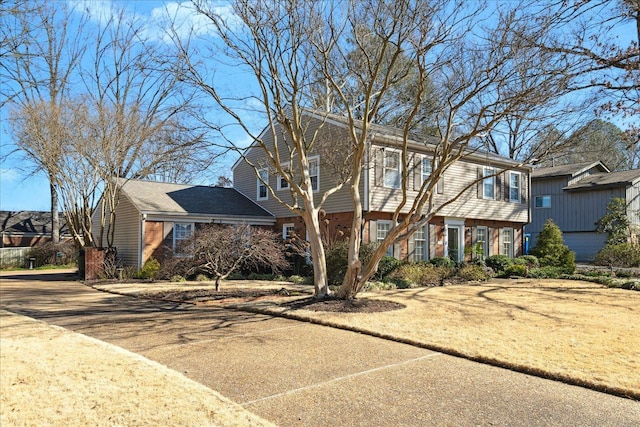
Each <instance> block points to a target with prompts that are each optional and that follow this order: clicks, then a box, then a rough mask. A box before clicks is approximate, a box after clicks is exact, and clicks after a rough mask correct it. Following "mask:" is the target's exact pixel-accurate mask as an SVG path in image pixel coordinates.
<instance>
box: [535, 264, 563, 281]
mask: <svg viewBox="0 0 640 427" xmlns="http://www.w3.org/2000/svg"><path fill="white" fill-rule="evenodd" d="M563 273H564V269H563V268H562V267H540V268H532V269H531V270H529V275H528V277H532V278H534V279H558V278H560V276H562V274H563Z"/></svg>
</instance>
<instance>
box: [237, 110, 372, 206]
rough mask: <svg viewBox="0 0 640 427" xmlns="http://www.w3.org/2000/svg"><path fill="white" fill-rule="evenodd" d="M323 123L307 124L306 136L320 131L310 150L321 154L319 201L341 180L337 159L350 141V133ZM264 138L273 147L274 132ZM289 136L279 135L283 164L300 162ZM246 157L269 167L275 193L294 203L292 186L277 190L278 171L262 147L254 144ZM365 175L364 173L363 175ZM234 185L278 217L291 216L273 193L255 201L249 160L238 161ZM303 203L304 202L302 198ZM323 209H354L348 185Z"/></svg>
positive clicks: (254, 187)
mask: <svg viewBox="0 0 640 427" xmlns="http://www.w3.org/2000/svg"><path fill="white" fill-rule="evenodd" d="M321 125H322V122H321V121H319V120H313V121H312V122H311V123H310V124H309V126H308V127H307V131H306V132H305V136H306V138H307V140H308V141H311V140H312V138H313V137H314V133H315V132H318V133H317V140H316V142H315V144H314V145H315V148H314V149H313V150H312V151H311V152H310V153H309V155H310V156H319V158H320V188H319V191H318V192H316V193H315V195H314V200H315V202H316V203H318V202H319V200H320V198H321V197H322V193H324V192H326V191H327V190H329V189H330V188H332V187H334V186H335V185H336V182H337V181H338V174H337V172H336V167H335V164H336V162H337V161H340V160H342V159H343V157H344V154H345V153H348V152H349V151H350V148H349V145H348V143H347V135H346V133H345V131H344V130H343V129H338V128H337V127H335V126H332V125H328V124H326V125H324V126H321ZM261 137H262V139H263V140H264V141H265V143H266V144H268V146H273V141H274V138H273V135H272V134H271V132H270V130H269V129H266V130H265V131H263V133H262V135H261ZM289 139H290V138H289V137H288V136H283V135H278V141H277V142H278V150H279V152H280V158H281V164H285V163H288V162H291V163H290V164H292V165H293V166H294V169H295V165H296V164H297V160H296V158H295V157H294V158H293V159H290V158H289V149H288V147H287V144H286V141H288V140H289ZM246 157H247V160H248V161H249V162H251V163H253V164H255V165H256V166H257V167H259V168H262V167H269V169H271V173H270V175H269V185H270V186H271V187H272V188H273V189H274V190H276V194H277V195H278V197H280V198H281V199H282V200H283V201H284V202H286V203H293V197H292V195H291V192H290V190H289V189H285V190H277V188H278V186H277V177H278V174H277V173H276V172H275V171H274V170H273V168H272V167H271V166H270V165H268V164H267V163H266V162H265V160H261V159H266V156H265V152H264V150H263V149H262V148H261V147H260V146H257V145H255V146H253V147H251V148H250V149H249V150H248V151H247V154H246ZM363 175H364V174H363ZM233 186H234V188H236V189H237V190H238V191H240V192H241V193H242V194H244V195H245V196H247V197H249V198H250V199H251V200H253V201H255V202H256V203H257V204H258V205H260V206H262V207H263V208H264V209H266V210H267V211H269V212H271V213H272V214H274V215H275V216H276V217H283V216H288V215H291V212H290V211H289V210H288V209H287V208H286V207H284V206H283V205H282V204H280V203H279V202H278V201H276V200H274V198H273V196H272V195H271V194H269V196H268V198H267V200H256V174H255V170H254V169H253V168H252V167H251V166H250V165H249V164H247V163H246V162H244V161H242V160H241V161H239V162H238V163H237V164H236V165H235V167H234V169H233ZM363 188H364V176H363V179H362V180H361V182H360V194H361V195H362V194H363ZM299 204H300V205H301V204H302V201H299ZM323 209H324V210H325V212H327V213H336V212H346V211H352V210H353V208H352V203H351V196H350V194H349V189H348V187H347V186H345V187H343V188H342V189H341V190H339V191H338V192H336V193H334V194H333V195H331V196H330V197H329V198H328V199H327V201H326V203H325V204H324V206H323Z"/></svg>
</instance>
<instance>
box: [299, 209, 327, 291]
mask: <svg viewBox="0 0 640 427" xmlns="http://www.w3.org/2000/svg"><path fill="white" fill-rule="evenodd" d="M303 218H304V222H305V225H306V228H307V232H308V233H309V245H310V246H311V253H312V254H313V256H312V257H311V262H312V263H313V285H314V288H315V292H314V297H315V298H326V297H327V296H329V283H328V281H327V262H326V256H325V252H324V246H323V245H322V236H321V235H320V221H319V220H318V210H317V209H314V208H312V209H310V210H307V211H305V214H304V215H303Z"/></svg>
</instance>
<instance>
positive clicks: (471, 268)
mask: <svg viewBox="0 0 640 427" xmlns="http://www.w3.org/2000/svg"><path fill="white" fill-rule="evenodd" d="M456 276H457V277H459V278H461V279H463V280H468V281H484V280H487V279H489V278H490V277H491V275H490V274H488V273H487V271H486V267H483V266H481V265H475V264H468V265H465V266H464V267H462V268H461V269H460V270H458V273H457V274H456Z"/></svg>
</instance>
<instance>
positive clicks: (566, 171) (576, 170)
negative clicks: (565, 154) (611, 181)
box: [531, 161, 609, 179]
mask: <svg viewBox="0 0 640 427" xmlns="http://www.w3.org/2000/svg"><path fill="white" fill-rule="evenodd" d="M594 167H595V168H597V169H599V171H600V172H605V173H606V172H609V169H608V168H607V167H606V166H605V165H604V164H602V162H600V161H596V162H584V163H572V164H569V165H560V166H553V167H550V168H537V169H534V170H533V173H532V174H531V178H533V179H535V178H555V177H560V176H575V175H578V174H580V173H582V172H585V171H587V170H589V169H591V168H594Z"/></svg>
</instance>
